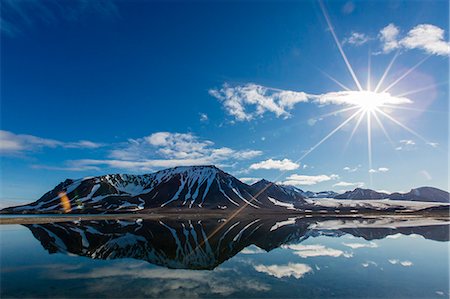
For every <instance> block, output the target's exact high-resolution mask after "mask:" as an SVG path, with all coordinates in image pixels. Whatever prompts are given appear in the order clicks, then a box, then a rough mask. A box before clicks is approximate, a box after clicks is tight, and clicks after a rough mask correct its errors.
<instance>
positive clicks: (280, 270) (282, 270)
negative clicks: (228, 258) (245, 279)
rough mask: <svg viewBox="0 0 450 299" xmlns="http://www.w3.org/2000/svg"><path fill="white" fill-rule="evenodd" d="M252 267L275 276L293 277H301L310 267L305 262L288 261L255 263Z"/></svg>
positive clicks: (310, 269)
mask: <svg viewBox="0 0 450 299" xmlns="http://www.w3.org/2000/svg"><path fill="white" fill-rule="evenodd" d="M254 269H255V270H256V271H258V272H262V273H266V274H268V275H270V276H274V277H276V278H283V277H291V276H293V277H295V278H297V279H300V278H302V277H303V276H304V275H305V274H306V273H308V272H311V271H312V268H311V267H310V266H308V265H306V264H298V263H297V264H295V263H289V264H287V265H270V266H266V265H255V266H254Z"/></svg>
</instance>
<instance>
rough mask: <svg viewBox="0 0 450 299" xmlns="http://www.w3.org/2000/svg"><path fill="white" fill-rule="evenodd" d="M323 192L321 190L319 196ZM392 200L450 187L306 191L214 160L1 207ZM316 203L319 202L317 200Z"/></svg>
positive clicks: (299, 205)
mask: <svg viewBox="0 0 450 299" xmlns="http://www.w3.org/2000/svg"><path fill="white" fill-rule="evenodd" d="M321 194H322V195H321ZM322 197H323V198H327V197H328V198H335V199H390V197H392V198H393V199H395V200H400V201H402V200H403V201H406V200H413V201H429V202H445V203H448V202H449V200H448V192H446V191H443V190H440V189H437V188H432V187H420V188H416V189H412V190H411V191H410V192H408V193H392V194H387V193H381V192H376V191H374V190H371V189H361V188H356V189H354V190H353V191H347V192H345V193H342V194H337V193H332V191H325V192H317V193H316V192H310V191H307V192H304V191H303V190H301V189H299V188H297V187H294V186H290V185H282V184H276V183H273V182H270V181H267V180H264V179H263V180H260V181H258V182H256V183H254V184H252V185H248V184H246V183H243V182H241V181H240V180H239V179H237V178H235V177H234V176H232V175H231V174H228V173H226V172H224V171H222V170H221V169H219V168H217V167H216V166H214V165H205V166H179V167H174V168H168V169H164V170H160V171H157V172H155V173H150V174H142V175H133V174H107V175H102V176H97V177H85V178H82V179H78V180H72V179H66V180H65V181H63V182H61V183H60V184H58V185H57V186H56V187H55V188H54V189H52V190H50V191H48V192H47V193H45V194H44V195H43V196H42V197H41V198H39V199H38V200H37V201H35V202H33V203H30V204H26V205H22V206H16V207H9V208H5V209H3V210H1V211H0V212H1V213H53V212H66V213H68V212H71V213H88V214H89V213H111V212H119V213H121V212H138V211H143V210H151V209H162V208H165V209H169V210H174V209H175V210H177V211H179V210H181V209H200V208H206V209H210V210H237V209H243V208H247V209H252V210H260V209H262V210H265V209H269V210H281V211H285V210H286V209H288V210H298V209H303V210H306V209H308V208H310V207H309V206H308V205H309V203H308V201H306V199H307V198H315V199H317V198H319V199H317V200H318V201H320V198H322ZM315 207H317V205H315Z"/></svg>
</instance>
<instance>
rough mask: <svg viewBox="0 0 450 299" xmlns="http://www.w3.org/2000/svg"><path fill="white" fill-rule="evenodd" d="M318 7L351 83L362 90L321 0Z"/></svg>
mask: <svg viewBox="0 0 450 299" xmlns="http://www.w3.org/2000/svg"><path fill="white" fill-rule="evenodd" d="M319 5H320V8H321V9H322V13H323V16H324V17H325V20H326V21H327V24H328V28H329V29H330V31H331V34H332V35H333V38H334V41H335V42H336V46H337V47H338V49H339V52H340V53H341V56H342V58H343V59H344V62H345V65H346V66H347V69H348V71H349V72H350V75H351V76H352V78H353V81H355V84H356V86H357V87H358V89H359V90H363V88H362V87H361V84H360V83H359V80H358V78H357V77H356V74H355V72H354V71H353V68H352V66H351V65H350V62H349V61H348V59H347V55H345V52H344V50H343V49H342V46H341V43H340V42H339V39H338V38H337V35H336V32H335V31H334V27H333V24H331V20H330V17H329V15H328V12H327V10H326V8H325V5H324V4H323V1H322V0H319Z"/></svg>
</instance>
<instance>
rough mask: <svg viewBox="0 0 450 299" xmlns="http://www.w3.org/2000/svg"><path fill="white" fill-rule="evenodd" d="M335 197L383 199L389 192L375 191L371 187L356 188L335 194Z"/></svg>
mask: <svg viewBox="0 0 450 299" xmlns="http://www.w3.org/2000/svg"><path fill="white" fill-rule="evenodd" d="M334 198H336V199H385V198H389V194H387V193H383V192H377V191H374V190H371V189H362V188H356V189H355V190H353V191H347V192H345V193H343V194H339V195H336V196H335V197H334Z"/></svg>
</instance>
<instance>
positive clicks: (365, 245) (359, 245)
mask: <svg viewBox="0 0 450 299" xmlns="http://www.w3.org/2000/svg"><path fill="white" fill-rule="evenodd" d="M342 244H343V245H345V246H347V247H350V248H352V249H358V248H377V247H378V245H377V244H376V243H374V242H369V243H342Z"/></svg>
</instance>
